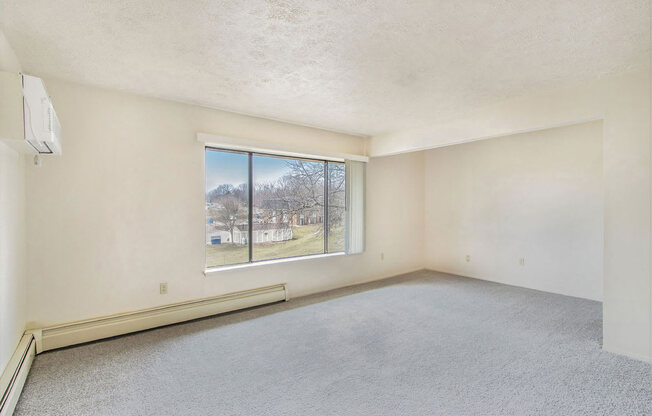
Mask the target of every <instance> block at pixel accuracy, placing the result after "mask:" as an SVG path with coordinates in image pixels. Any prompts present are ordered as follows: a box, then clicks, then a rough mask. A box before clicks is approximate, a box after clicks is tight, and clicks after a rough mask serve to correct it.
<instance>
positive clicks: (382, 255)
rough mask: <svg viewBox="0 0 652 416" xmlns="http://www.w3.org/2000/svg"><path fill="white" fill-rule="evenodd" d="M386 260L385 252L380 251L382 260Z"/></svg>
mask: <svg viewBox="0 0 652 416" xmlns="http://www.w3.org/2000/svg"><path fill="white" fill-rule="evenodd" d="M383 260H385V253H380V261H383Z"/></svg>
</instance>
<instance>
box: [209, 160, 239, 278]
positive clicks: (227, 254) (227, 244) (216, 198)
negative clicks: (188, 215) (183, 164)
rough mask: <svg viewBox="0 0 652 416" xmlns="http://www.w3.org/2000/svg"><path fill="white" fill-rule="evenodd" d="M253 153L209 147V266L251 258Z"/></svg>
mask: <svg viewBox="0 0 652 416" xmlns="http://www.w3.org/2000/svg"><path fill="white" fill-rule="evenodd" d="M248 181H249V155H248V154H246V153H234V152H222V151H217V150H210V149H206V267H214V266H223V265H226V264H235V263H246V262H248V261H249V246H248V241H247V240H248V234H247V222H248V220H249V191H248V187H247V183H248Z"/></svg>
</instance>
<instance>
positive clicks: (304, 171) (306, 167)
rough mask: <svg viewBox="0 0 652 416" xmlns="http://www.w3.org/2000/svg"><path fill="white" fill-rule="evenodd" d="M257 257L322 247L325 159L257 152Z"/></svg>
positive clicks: (295, 253) (301, 252)
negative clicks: (260, 153) (267, 154)
mask: <svg viewBox="0 0 652 416" xmlns="http://www.w3.org/2000/svg"><path fill="white" fill-rule="evenodd" d="M253 176H254V184H253V186H254V201H253V211H254V212H253V221H254V224H253V237H252V240H253V244H254V246H253V260H265V259H278V258H282V257H292V256H305V255H308V254H319V253H323V252H324V162H317V161H311V160H299V159H290V158H284V157H274V156H261V155H254V157H253Z"/></svg>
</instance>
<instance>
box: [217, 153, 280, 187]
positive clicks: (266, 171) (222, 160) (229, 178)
mask: <svg viewBox="0 0 652 416" xmlns="http://www.w3.org/2000/svg"><path fill="white" fill-rule="evenodd" d="M248 166H249V162H248V155H247V154H245V153H230V152H219V151H212V150H207V151H206V192H208V191H210V190H212V189H215V188H216V187H217V186H218V185H221V184H223V183H230V184H231V185H233V186H238V185H240V184H242V183H246V182H247V176H248ZM287 171H288V169H287V166H286V164H285V159H282V158H277V157H267V156H256V155H254V181H255V182H257V183H260V182H276V179H278V178H279V177H281V176H283V175H284V174H285V173H286V172H287Z"/></svg>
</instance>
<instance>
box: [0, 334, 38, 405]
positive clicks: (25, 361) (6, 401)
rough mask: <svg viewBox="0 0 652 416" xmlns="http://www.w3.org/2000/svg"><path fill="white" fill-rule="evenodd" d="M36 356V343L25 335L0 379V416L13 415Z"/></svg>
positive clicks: (28, 335) (29, 335)
mask: <svg viewBox="0 0 652 416" xmlns="http://www.w3.org/2000/svg"><path fill="white" fill-rule="evenodd" d="M35 354H36V343H35V341H34V337H33V336H32V334H29V333H25V335H23V337H22V338H21V339H20V342H19V343H18V347H17V348H16V351H15V352H14V354H13V355H12V356H11V359H10V360H9V363H8V364H7V368H5V370H4V372H3V373H2V377H0V389H1V390H0V394H1V395H2V397H1V398H0V416H11V415H12V414H13V413H14V409H15V408H16V404H18V398H19V397H20V393H21V392H22V391H23V386H24V385H25V379H27V374H28V373H29V369H30V368H31V366H32V361H33V360H34V355H35Z"/></svg>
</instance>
